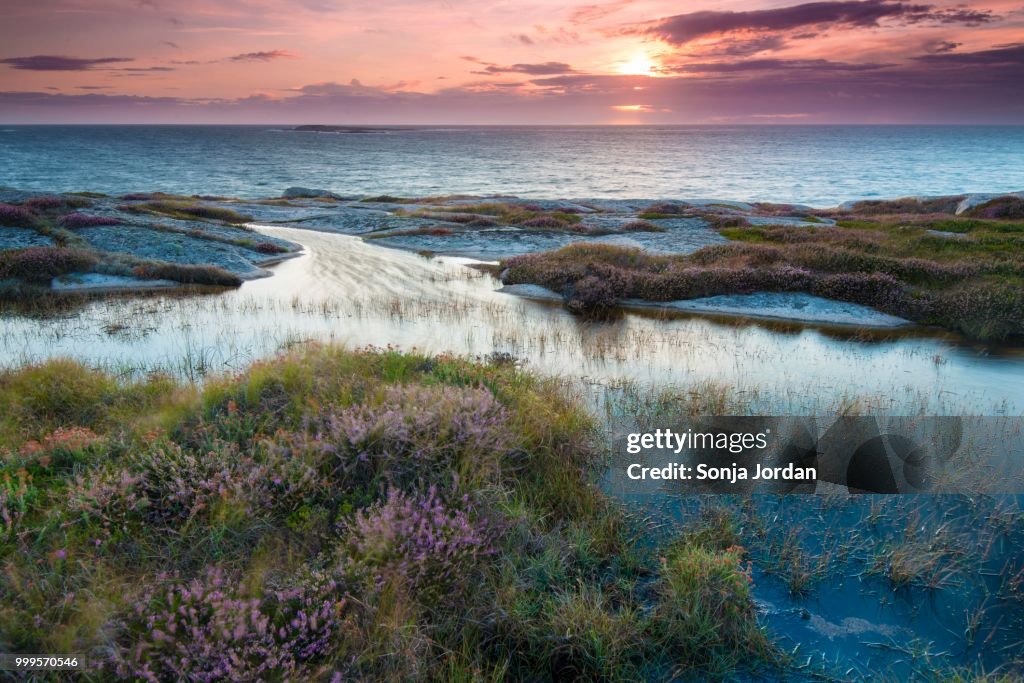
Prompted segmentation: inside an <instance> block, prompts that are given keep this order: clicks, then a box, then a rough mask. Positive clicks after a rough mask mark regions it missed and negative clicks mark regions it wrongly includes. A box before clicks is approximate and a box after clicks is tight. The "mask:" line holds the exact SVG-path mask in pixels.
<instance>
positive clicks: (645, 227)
mask: <svg viewBox="0 0 1024 683" xmlns="http://www.w3.org/2000/svg"><path fill="white" fill-rule="evenodd" d="M619 230H621V231H622V232H665V228H662V227H661V226H658V225H655V224H654V223H651V222H650V221H645V220H635V221H629V222H628V223H624V224H623V225H622V226H621V227H620V228H619Z"/></svg>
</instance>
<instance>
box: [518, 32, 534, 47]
mask: <svg viewBox="0 0 1024 683" xmlns="http://www.w3.org/2000/svg"><path fill="white" fill-rule="evenodd" d="M515 39H516V40H518V41H519V42H520V43H522V44H523V45H533V38H531V37H530V36H528V35H526V34H525V33H517V34H516V35H515Z"/></svg>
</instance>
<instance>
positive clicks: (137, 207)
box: [118, 199, 252, 224]
mask: <svg viewBox="0 0 1024 683" xmlns="http://www.w3.org/2000/svg"><path fill="white" fill-rule="evenodd" d="M118 208H121V209H123V210H125V211H130V212H135V213H139V212H142V213H157V214H162V215H164V216H170V217H171V218H178V219H180V220H190V219H196V218H198V219H200V220H213V221H222V222H224V223H235V224H240V223H249V222H251V221H252V216H246V215H244V214H240V213H238V212H237V211H234V210H233V209H226V208H224V207H220V206H210V205H208V204H201V203H199V202H194V201H190V200H180V199H157V200H151V201H146V202H143V203H141V204H126V205H124V206H122V207H118Z"/></svg>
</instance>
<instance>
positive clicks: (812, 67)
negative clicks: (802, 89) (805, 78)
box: [664, 59, 893, 73]
mask: <svg viewBox="0 0 1024 683" xmlns="http://www.w3.org/2000/svg"><path fill="white" fill-rule="evenodd" d="M891 66H893V65H892V64H873V63H868V64H848V63H845V62H833V61H829V60H827V59H748V60H745V61H740V62H716V63H708V64H679V65H675V66H669V67H665V69H664V70H665V71H668V72H674V73H740V72H748V71H796V70H799V71H813V72H816V73H836V72H843V71H846V72H850V71H875V70H877V69H884V68H887V67H891Z"/></svg>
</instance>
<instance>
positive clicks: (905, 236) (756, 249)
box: [503, 217, 1024, 340]
mask: <svg viewBox="0 0 1024 683" xmlns="http://www.w3.org/2000/svg"><path fill="white" fill-rule="evenodd" d="M941 220H942V221H948V220H953V219H949V218H948V217H947V218H943V219H941ZM940 224H943V225H945V223H941V222H940ZM1008 226H1010V224H1007V223H1005V222H994V223H988V224H986V223H982V224H981V225H980V226H979V225H975V224H974V223H971V224H967V225H965V226H963V229H964V230H967V231H968V237H967V238H965V239H958V240H950V239H946V238H943V237H939V236H936V235H934V234H931V233H930V232H929V230H931V229H932V228H931V227H930V224H929V222H924V223H915V224H911V225H904V224H902V223H900V222H894V220H893V219H892V217H882V218H878V219H875V218H871V219H859V220H854V221H848V220H840V221H839V222H838V227H821V228H819V227H799V228H794V227H781V226H767V227H752V226H749V225H747V226H742V225H741V226H737V227H723V228H721V233H722V234H723V235H724V236H726V237H728V238H730V239H731V240H733V242H732V243H729V244H724V245H716V246H712V247H705V248H703V249H701V250H699V251H697V252H695V253H693V254H690V255H685V256H659V255H652V254H648V253H645V252H643V251H640V250H636V249H628V248H623V247H615V246H611V245H598V244H575V245H569V246H567V247H564V248H562V249H560V250H557V251H553V252H547V253H542V254H529V255H525V256H519V257H515V258H512V259H508V260H507V261H505V262H504V263H503V266H504V267H505V268H506V269H507V271H506V277H505V280H506V282H507V283H509V284H520V283H530V284H539V285H542V286H544V287H547V288H548V289H552V290H554V291H556V292H562V293H563V294H564V296H565V300H566V303H567V305H568V306H569V308H570V309H571V310H574V311H577V312H581V313H588V312H592V311H601V310H604V309H608V308H611V307H614V306H615V305H616V304H617V303H618V301H619V300H620V299H625V298H632V299H644V300H647V301H670V300H676V299H693V298H699V297H707V296H715V295H721V294H745V293H752V292H759V291H763V292H789V291H796V292H804V293H807V294H812V295H816V296H823V297H825V298H831V299H837V300H840V301H848V302H851V303H855V304H861V305H867V306H871V307H874V308H876V309H878V310H881V311H883V312H886V313H889V314H892V315H896V316H899V317H903V318H906V319H909V320H912V321H915V322H919V323H924V324H934V325H940V326H942V327H945V328H948V329H951V330H956V331H959V332H961V333H963V334H964V335H966V336H968V337H971V338H975V339H995V340H999V339H1007V338H1012V337H1019V336H1021V335H1024V295H1022V294H1021V292H1022V291H1024V288H1022V283H1024V238H1022V236H1021V234H1020V233H1017V232H1016V231H1015V230H1012V229H1010V228H1009V227H1008ZM1010 227H1012V226H1010Z"/></svg>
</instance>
